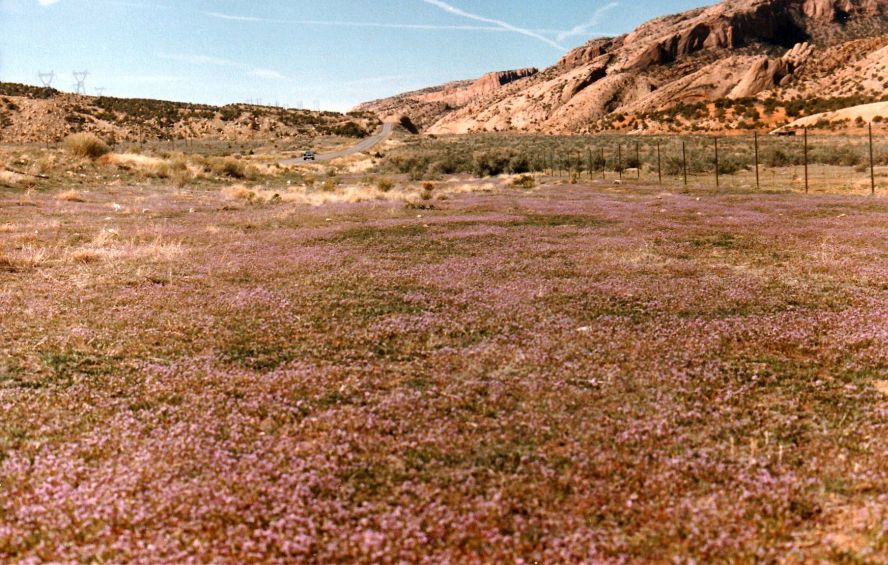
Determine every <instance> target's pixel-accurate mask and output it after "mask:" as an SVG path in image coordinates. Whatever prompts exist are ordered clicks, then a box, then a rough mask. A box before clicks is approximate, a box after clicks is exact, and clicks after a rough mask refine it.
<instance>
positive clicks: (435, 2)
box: [422, 0, 566, 51]
mask: <svg viewBox="0 0 888 565" xmlns="http://www.w3.org/2000/svg"><path fill="white" fill-rule="evenodd" d="M422 1H423V2H425V3H426V4H431V5H432V6H435V7H436V8H440V9H441V10H444V11H445V12H447V13H449V14H453V15H454V16H459V17H461V18H466V19H469V20H475V21H476V22H483V23H486V24H493V25H495V26H497V27H499V28H502V29H504V30H507V31H512V32H515V33H520V34H521V35H526V36H527V37H532V38H534V39H538V40H539V41H542V42H543V43H545V44H547V45H551V46H552V47H554V48H555V49H558V50H559V51H566V49H565V48H564V47H562V46H561V45H559V44H558V43H556V42H554V41H552V40H551V39H549V38H548V37H545V36H543V35H540V34H539V33H536V32H535V31H533V30H530V29H525V28H521V27H517V26H514V25H512V24H510V23H509V22H504V21H502V20H496V19H493V18H485V17H484V16H479V15H477V14H471V13H469V12H466V11H464V10H460V9H459V8H456V7H454V6H451V5H450V4H448V3H447V2H442V1H441V0H422Z"/></svg>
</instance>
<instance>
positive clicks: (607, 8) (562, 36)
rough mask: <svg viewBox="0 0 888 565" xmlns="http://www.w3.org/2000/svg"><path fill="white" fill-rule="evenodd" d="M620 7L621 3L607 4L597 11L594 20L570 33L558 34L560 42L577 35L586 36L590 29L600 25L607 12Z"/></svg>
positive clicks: (569, 31) (593, 15) (576, 27)
mask: <svg viewBox="0 0 888 565" xmlns="http://www.w3.org/2000/svg"><path fill="white" fill-rule="evenodd" d="M619 5H620V3H619V2H611V3H609V4H605V5H604V6H602V7H600V8H598V9H597V10H595V13H594V14H592V19H591V20H589V21H588V22H586V23H584V24H582V25H578V26H575V27H574V28H573V29H571V30H568V31H562V32H561V33H559V34H558V38H557V40H558V41H564V40H565V39H567V38H568V37H574V36H575V35H585V34H586V33H587V32H588V31H589V29H590V28H593V27H595V26H597V25H598V24H599V22H600V21H601V16H603V15H604V14H605V13H606V12H608V11H610V10H613V9H614V8H616V7H618V6H619Z"/></svg>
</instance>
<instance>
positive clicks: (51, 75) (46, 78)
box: [37, 71, 55, 88]
mask: <svg viewBox="0 0 888 565" xmlns="http://www.w3.org/2000/svg"><path fill="white" fill-rule="evenodd" d="M37 76H38V77H40V82H42V83H43V88H52V81H53V80H55V71H49V72H48V73H37Z"/></svg>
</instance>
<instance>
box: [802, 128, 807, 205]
mask: <svg viewBox="0 0 888 565" xmlns="http://www.w3.org/2000/svg"><path fill="white" fill-rule="evenodd" d="M803 143H804V144H805V153H804V154H805V194H808V128H805V129H804V141H803Z"/></svg>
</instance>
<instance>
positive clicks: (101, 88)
mask: <svg viewBox="0 0 888 565" xmlns="http://www.w3.org/2000/svg"><path fill="white" fill-rule="evenodd" d="M105 90H106V88H105V87H104V86H97V87H96V94H98V95H99V98H101V97H102V95H103V94H105Z"/></svg>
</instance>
